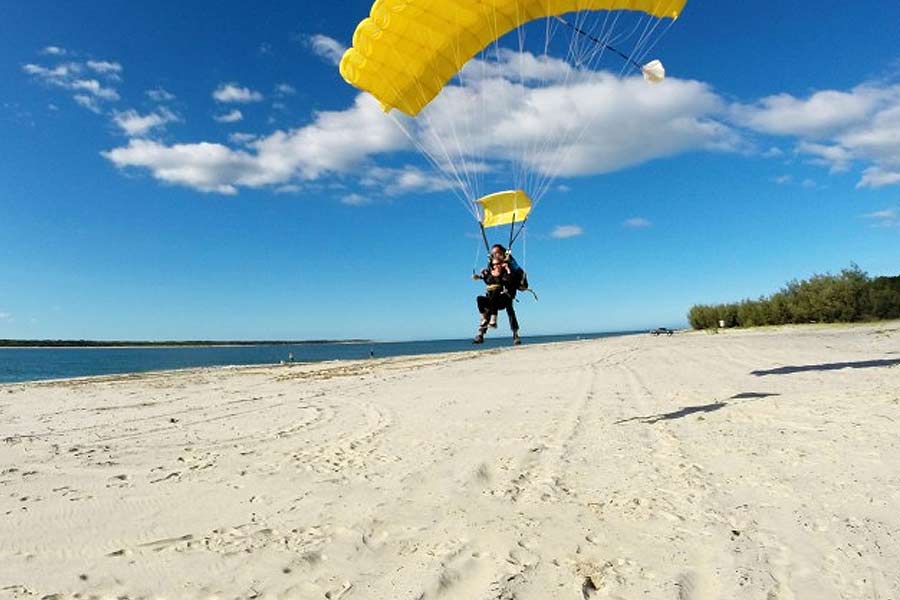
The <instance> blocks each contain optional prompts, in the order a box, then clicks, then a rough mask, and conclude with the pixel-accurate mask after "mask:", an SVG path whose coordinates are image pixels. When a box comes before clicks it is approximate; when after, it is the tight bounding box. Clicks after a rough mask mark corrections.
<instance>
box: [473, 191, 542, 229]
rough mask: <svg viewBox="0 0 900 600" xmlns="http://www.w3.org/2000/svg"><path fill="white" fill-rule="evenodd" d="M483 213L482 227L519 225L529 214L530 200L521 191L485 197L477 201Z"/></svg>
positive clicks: (498, 193)
mask: <svg viewBox="0 0 900 600" xmlns="http://www.w3.org/2000/svg"><path fill="white" fill-rule="evenodd" d="M478 204H480V205H481V208H482V210H483V211H484V218H483V219H482V220H481V224H482V226H484V227H497V226H498V225H509V224H510V223H519V222H521V221H524V220H525V219H527V218H528V213H530V212H531V198H529V197H528V194H526V193H525V192H523V191H522V190H508V191H506V192H497V193H496V194H491V195H490V196H485V197H484V198H481V199H480V200H478Z"/></svg>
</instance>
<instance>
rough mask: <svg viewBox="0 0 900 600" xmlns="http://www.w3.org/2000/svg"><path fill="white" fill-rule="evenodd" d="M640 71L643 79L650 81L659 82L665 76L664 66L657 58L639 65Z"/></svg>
mask: <svg viewBox="0 0 900 600" xmlns="http://www.w3.org/2000/svg"><path fill="white" fill-rule="evenodd" d="M641 73H643V74H644V79H646V80H647V81H649V82H650V83H659V82H660V81H662V80H664V79H665V78H666V68H665V67H664V66H663V64H662V63H661V62H660V61H658V60H651V61H650V62H648V63H647V64H646V65H644V66H643V67H641Z"/></svg>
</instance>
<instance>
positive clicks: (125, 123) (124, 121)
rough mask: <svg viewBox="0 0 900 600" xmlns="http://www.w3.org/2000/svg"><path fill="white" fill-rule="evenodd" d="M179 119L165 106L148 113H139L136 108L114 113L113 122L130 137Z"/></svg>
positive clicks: (143, 133)
mask: <svg viewBox="0 0 900 600" xmlns="http://www.w3.org/2000/svg"><path fill="white" fill-rule="evenodd" d="M177 120H178V117H177V116H176V115H175V114H174V113H173V112H171V111H169V110H167V109H165V108H160V109H159V110H157V111H156V112H152V113H149V114H146V115H142V114H139V113H138V112H137V111H136V110H126V111H124V112H118V111H116V112H115V113H113V122H115V124H116V125H118V127H119V129H121V130H122V131H123V132H124V133H125V134H126V135H128V136H129V137H134V136H142V135H145V134H146V133H147V132H149V131H151V130H152V129H157V128H159V127H163V126H165V125H166V124H168V123H171V122H173V121H177Z"/></svg>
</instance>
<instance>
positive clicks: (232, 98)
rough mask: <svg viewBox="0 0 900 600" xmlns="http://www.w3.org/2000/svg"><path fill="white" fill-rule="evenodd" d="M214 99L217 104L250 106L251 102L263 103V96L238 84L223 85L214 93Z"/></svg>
mask: <svg viewBox="0 0 900 600" xmlns="http://www.w3.org/2000/svg"><path fill="white" fill-rule="evenodd" d="M212 97H213V98H214V99H215V100H216V102H222V103H223V104H225V103H236V104H248V103H250V102H261V101H262V100H263V95H262V94H261V93H259V92H257V91H255V90H251V89H250V88H247V87H242V86H240V85H238V84H237V83H222V84H219V87H217V88H216V89H215V91H213V93H212Z"/></svg>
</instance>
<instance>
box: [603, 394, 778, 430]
mask: <svg viewBox="0 0 900 600" xmlns="http://www.w3.org/2000/svg"><path fill="white" fill-rule="evenodd" d="M778 395H779V394H770V393H768V392H742V393H740V394H735V395H734V396H732V397H731V398H729V399H728V400H720V401H718V402H713V403H712V404H702V405H699V406H685V407H684V408H680V409H678V410H675V411H672V412H668V413H660V414H658V415H649V416H646V417H631V418H629V419H621V420H619V421H616V423H615V424H616V425H620V424H622V423H630V422H631V421H640V422H641V423H647V424H653V423H659V422H660V421H673V420H675V419H682V418H684V417H687V416H690V415H695V414H698V413H711V412H715V411H717V410H721V409H723V408H725V407H726V406H728V405H729V404H732V402H729V400H756V399H759V398H768V397H770V396H778Z"/></svg>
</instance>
